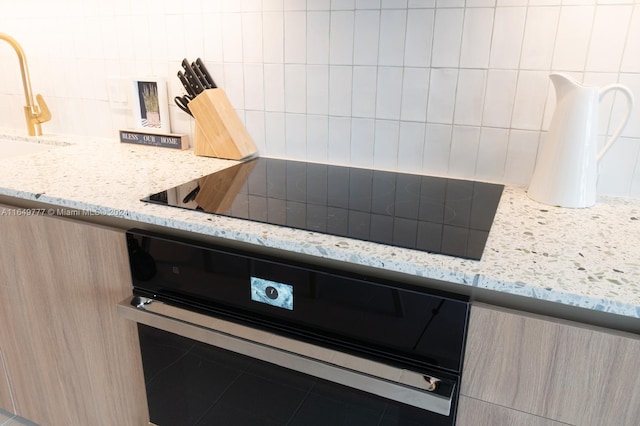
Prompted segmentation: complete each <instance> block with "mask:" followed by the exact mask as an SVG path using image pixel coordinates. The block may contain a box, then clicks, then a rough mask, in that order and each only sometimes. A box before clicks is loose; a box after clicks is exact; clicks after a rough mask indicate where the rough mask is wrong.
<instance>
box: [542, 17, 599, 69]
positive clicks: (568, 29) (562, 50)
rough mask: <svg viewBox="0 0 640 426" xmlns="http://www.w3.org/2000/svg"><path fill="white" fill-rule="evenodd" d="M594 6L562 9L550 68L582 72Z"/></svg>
mask: <svg viewBox="0 0 640 426" xmlns="http://www.w3.org/2000/svg"><path fill="white" fill-rule="evenodd" d="M594 12H595V6H574V7H563V8H561V10H560V20H559V22H558V34H557V38H556V45H555V50H554V52H553V61H552V67H553V69H555V70H559V71H581V70H584V67H585V63H586V60H587V51H588V48H589V39H590V37H589V35H590V33H591V29H592V23H593V15H594Z"/></svg>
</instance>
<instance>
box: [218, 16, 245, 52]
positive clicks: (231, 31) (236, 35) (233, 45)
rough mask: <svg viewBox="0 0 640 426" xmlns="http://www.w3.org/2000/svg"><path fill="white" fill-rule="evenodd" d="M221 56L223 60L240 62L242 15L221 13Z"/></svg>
mask: <svg viewBox="0 0 640 426" xmlns="http://www.w3.org/2000/svg"><path fill="white" fill-rule="evenodd" d="M222 56H223V58H224V61H225V62H242V15H241V14H239V13H223V14H222Z"/></svg>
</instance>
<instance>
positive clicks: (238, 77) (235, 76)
mask: <svg viewBox="0 0 640 426" xmlns="http://www.w3.org/2000/svg"><path fill="white" fill-rule="evenodd" d="M216 81H217V80H216ZM223 87H224V90H225V92H226V93H227V96H228V97H229V100H230V101H231V104H232V105H233V106H234V108H236V109H244V90H245V89H244V67H243V66H242V63H237V64H236V63H225V64H224V86H223Z"/></svg>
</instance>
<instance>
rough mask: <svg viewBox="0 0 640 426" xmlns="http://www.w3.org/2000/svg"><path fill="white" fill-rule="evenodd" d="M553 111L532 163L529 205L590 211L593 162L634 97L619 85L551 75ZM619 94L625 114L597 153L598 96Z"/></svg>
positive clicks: (595, 177) (593, 192) (614, 137)
mask: <svg viewBox="0 0 640 426" xmlns="http://www.w3.org/2000/svg"><path fill="white" fill-rule="evenodd" d="M550 78H551V81H552V83H553V86H554V88H555V91H556V109H555V112H554V114H553V118H552V120H551V125H550V126H549V132H548V133H547V137H546V140H545V142H544V145H543V146H542V150H541V152H540V155H539V157H538V160H537V162H536V167H535V170H534V172H533V177H532V178H531V183H530V184H529V190H528V194H529V197H530V198H532V199H533V200H536V201H539V202H541V203H544V204H549V205H552V206H561V207H590V206H592V205H594V204H595V202H596V184H597V180H598V162H599V161H600V159H601V158H602V156H603V155H604V154H605V153H606V152H607V151H608V150H609V148H610V147H611V145H613V143H614V142H615V141H616V140H617V139H618V137H619V136H620V134H621V133H622V131H623V130H624V127H625V126H626V125H627V122H628V121H629V117H630V116H631V112H632V110H633V103H634V101H633V94H632V93H631V91H630V90H629V89H628V88H627V87H625V86H623V85H621V84H611V85H608V86H605V87H602V88H598V87H593V86H586V85H583V84H580V83H578V82H577V81H575V80H574V79H573V78H571V77H570V76H568V75H566V74H559V73H554V74H551V75H550ZM613 90H619V91H620V92H621V93H623V94H624V95H625V98H626V99H627V114H626V116H625V118H624V120H623V121H622V123H621V124H620V126H619V127H618V128H617V129H616V131H615V133H614V134H613V135H612V136H611V137H610V138H609V139H608V140H607V142H606V143H605V144H604V146H603V147H602V149H600V151H598V148H597V136H598V113H599V109H600V101H601V100H602V98H603V96H604V95H605V94H606V93H608V92H610V91H613Z"/></svg>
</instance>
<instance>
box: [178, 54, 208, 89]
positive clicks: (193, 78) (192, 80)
mask: <svg viewBox="0 0 640 426" xmlns="http://www.w3.org/2000/svg"><path fill="white" fill-rule="evenodd" d="M182 68H184V72H185V75H186V76H187V80H188V81H189V84H190V85H191V88H192V89H193V92H194V93H195V94H196V95H199V94H200V93H202V92H203V91H204V87H202V84H200V80H198V76H197V75H196V73H195V71H194V70H193V68H191V64H190V63H189V61H187V59H186V58H185V59H183V60H182Z"/></svg>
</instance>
